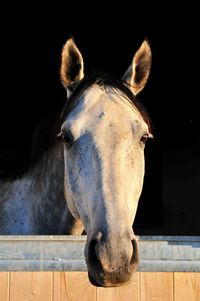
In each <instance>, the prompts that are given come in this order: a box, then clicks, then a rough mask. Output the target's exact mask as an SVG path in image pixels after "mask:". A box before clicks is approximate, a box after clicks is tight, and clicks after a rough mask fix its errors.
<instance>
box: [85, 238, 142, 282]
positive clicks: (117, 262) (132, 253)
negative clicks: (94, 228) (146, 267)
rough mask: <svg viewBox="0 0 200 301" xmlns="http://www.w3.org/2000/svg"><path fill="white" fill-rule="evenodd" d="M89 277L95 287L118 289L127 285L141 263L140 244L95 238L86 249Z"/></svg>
mask: <svg viewBox="0 0 200 301" xmlns="http://www.w3.org/2000/svg"><path fill="white" fill-rule="evenodd" d="M85 255H86V262H87V266H88V276H89V280H90V282H91V283H92V284H93V285H95V286H103V287H117V286H123V285H125V284H127V283H128V282H129V281H130V279H131V277H132V274H133V272H134V271H135V270H136V268H137V265H138V262H139V251H138V242H137V240H136V238H135V237H134V238H133V239H132V240H130V239H125V238H124V237H122V236H119V237H116V236H115V237H113V239H112V238H110V237H107V238H104V237H103V235H99V232H98V234H97V235H95V236H93V238H92V239H91V240H90V241H89V243H87V245H86V248H85Z"/></svg>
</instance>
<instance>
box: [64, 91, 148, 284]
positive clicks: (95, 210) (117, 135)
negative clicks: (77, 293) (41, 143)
mask: <svg viewBox="0 0 200 301" xmlns="http://www.w3.org/2000/svg"><path fill="white" fill-rule="evenodd" d="M61 131H62V134H63V138H64V141H65V143H64V154H65V194H66V199H67V203H68V206H69V209H70V211H71V213H72V214H73V215H74V217H75V218H76V219H81V221H82V222H83V225H84V228H85V230H86V232H87V245H86V248H85V254H86V260H87V262H88V269H89V273H90V275H91V277H93V278H94V279H96V280H97V281H98V282H99V283H100V284H102V285H104V286H109V283H111V284H112V285H115V282H116V283H117V282H119V283H120V284H122V283H123V282H125V281H127V279H128V278H130V275H131V271H132V269H133V267H134V266H135V264H136V261H137V258H138V254H137V250H136V249H137V247H135V250H133V242H134V246H136V244H135V237H134V234H133V231H132V224H133V221H134V218H135V214H136V210H137V205H138V199H139V196H140V194H141V190H142V185H143V177H144V142H145V140H146V139H147V137H148V136H149V135H150V134H149V130H148V126H147V124H146V123H145V122H144V120H143V118H142V116H141V114H140V113H139V112H138V110H137V109H136V108H134V107H133V106H132V105H131V104H130V103H129V101H128V100H127V99H126V98H125V97H124V96H122V94H120V92H119V91H113V90H111V89H109V88H107V89H106V90H105V89H103V88H100V87H98V86H97V85H93V86H92V87H90V88H89V89H87V90H86V91H85V93H84V94H83V96H82V97H81V99H80V101H79V103H78V105H77V106H76V107H75V108H74V110H73V111H72V112H71V113H70V114H69V115H68V117H67V118H66V120H65V121H64V123H63V125H62V129H61ZM94 240H95V241H104V243H102V244H101V247H99V249H98V250H97V249H96V251H95V252H96V253H98V261H100V262H101V273H100V274H101V276H99V275H97V273H96V270H95V268H94V267H93V266H94V264H93V263H90V257H91V256H90V253H91V252H90V249H91V248H92V247H91V241H94ZM99 245H100V244H99ZM134 258H135V259H134ZM123 261H124V262H125V270H124V271H123V272H121V274H122V275H121V282H120V281H117V280H116V281H115V280H112V279H111V278H112V277H111V276H109V277H111V278H109V277H107V279H106V277H105V274H106V273H107V274H109V273H110V270H116V271H118V270H119V269H121V268H122V266H123V265H124V263H123ZM130 262H132V264H131V263H130ZM125 274H126V277H124V275H125ZM127 275H128V276H127ZM127 277H128V278H127ZM115 278H116V277H115ZM109 279H110V280H109ZM123 279H125V281H124V280H123ZM118 280H119V279H118ZM119 283H118V284H119Z"/></svg>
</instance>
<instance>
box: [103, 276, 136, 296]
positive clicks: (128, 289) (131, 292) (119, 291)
mask: <svg viewBox="0 0 200 301" xmlns="http://www.w3.org/2000/svg"><path fill="white" fill-rule="evenodd" d="M102 300H103V301H128V300H134V301H139V273H135V274H134V275H133V277H132V279H131V281H130V283H129V284H128V285H125V286H122V287H116V288H101V287H98V288H97V301H102Z"/></svg>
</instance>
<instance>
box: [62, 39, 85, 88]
mask: <svg viewBox="0 0 200 301" xmlns="http://www.w3.org/2000/svg"><path fill="white" fill-rule="evenodd" d="M60 77H61V81H62V83H63V86H64V87H65V88H67V89H69V90H71V89H72V88H73V87H74V86H76V83H78V82H79V81H80V80H81V79H82V78H83V77H84V66H83V57H82V55H81V53H80V51H79V50H78V48H77V46H76V44H75V42H74V40H73V39H72V38H70V39H69V40H67V42H66V43H65V45H64V46H63V50H62V57H61V69H60Z"/></svg>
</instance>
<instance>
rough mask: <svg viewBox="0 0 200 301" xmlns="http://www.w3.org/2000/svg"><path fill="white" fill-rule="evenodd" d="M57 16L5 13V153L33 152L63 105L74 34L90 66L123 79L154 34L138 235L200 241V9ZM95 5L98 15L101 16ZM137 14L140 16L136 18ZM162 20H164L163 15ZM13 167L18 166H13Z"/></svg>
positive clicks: (0, 104)
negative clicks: (64, 61)
mask: <svg viewBox="0 0 200 301" xmlns="http://www.w3.org/2000/svg"><path fill="white" fill-rule="evenodd" d="M77 6H78V7H77V8H76V10H75V11H74V10H73V9H71V8H70V7H68V8H67V9H65V8H64V7H61V8H60V9H58V10H57V9H56V8H54V7H53V6H52V7H51V9H52V10H51V12H50V11H48V10H47V9H46V8H45V9H42V8H41V7H37V8H35V7H31V6H30V7H23V10H21V8H20V7H17V8H15V7H12V9H11V8H6V9H5V11H2V14H4V17H5V18H4V20H3V22H2V24H1V32H0V33H1V57H0V59H1V62H0V65H1V70H0V72H1V85H0V86H1V94H0V139H1V140H0V143H1V145H0V156H1V158H2V159H1V160H4V158H5V156H6V157H7V158H9V157H10V158H12V153H13V152H15V150H17V149H18V150H20V151H21V152H22V153H23V152H24V156H26V152H28V149H29V146H30V141H31V139H32V135H33V132H34V129H35V127H36V126H37V124H38V123H39V122H40V121H41V120H43V119H44V118H45V116H46V115H47V112H48V111H49V110H57V109H58V108H59V107H60V106H62V104H63V103H64V100H65V91H64V89H63V88H62V85H61V83H60V79H59V67H60V54H61V49H62V46H63V44H64V43H65V41H66V39H67V38H68V37H69V35H71V34H72V35H73V36H74V38H75V41H76V43H77V46H78V47H79V49H80V50H81V52H82V55H83V57H84V61H85V64H86V65H88V66H92V67H94V68H96V69H100V70H102V71H105V72H107V73H110V74H112V75H114V76H116V77H118V78H120V77H121V76H122V75H123V73H124V72H125V70H126V69H127V68H128V66H129V64H130V62H131V60H132V57H133V55H134V53H135V51H136V50H137V49H138V47H139V46H140V44H141V43H142V41H143V39H144V38H145V37H147V38H148V39H149V42H150V44H151V48H152V54H153V65H152V70H151V74H150V79H149V81H148V84H147V86H146V88H145V90H144V91H143V92H141V94H140V100H141V101H142V102H143V103H144V105H145V106H146V108H147V110H148V112H149V115H150V117H151V119H152V121H153V126H154V135H155V139H154V141H151V142H149V144H148V145H147V147H146V150H145V152H146V175H145V181H144V189H143V193H142V196H141V199H140V203H139V208H138V212H137V216H136V220H135V229H136V233H137V234H169V235H173V234H174V235H175V234H182V235H200V218H199V212H200V190H199V187H200V117H199V113H200V110H199V108H198V102H199V93H198V85H199V83H198V80H199V78H198V76H197V75H195V74H198V64H199V46H198V38H199V37H198V29H197V28H198V26H197V25H198V24H197V20H198V19H197V18H196V16H195V14H194V11H195V9H194V11H193V12H192V13H191V11H190V10H188V9H186V11H187V12H186V13H184V12H183V7H181V9H180V10H178V11H173V12H174V13H173V14H172V13H171V10H169V11H168V10H167V9H166V8H165V7H163V8H162V9H161V10H160V11H158V7H157V13H156V14H155V15H156V18H155V17H154V15H153V14H151V12H149V13H148V14H146V15H145V14H144V12H143V10H139V11H138V10H137V9H135V12H134V13H133V11H131V8H130V9H129V8H127V7H125V9H123V8H122V9H121V7H120V10H119V11H120V12H118V13H116V11H115V12H113V11H112V10H111V12H112V13H110V12H108V11H107V9H106V10H105V8H104V9H103V10H102V11H99V15H96V14H95V15H94V13H93V14H92V12H91V13H90V12H89V13H88V14H87V15H85V14H84V15H82V17H81V18H80V17H78V14H77V9H78V11H79V14H80V15H81V9H82V8H81V7H80V6H79V5H78V4H77ZM96 9H97V7H96V8H93V12H94V11H95V12H96ZM136 15H137V18H136ZM157 17H158V18H157ZM9 164H10V168H11V169H12V160H10V163H9Z"/></svg>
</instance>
